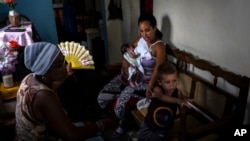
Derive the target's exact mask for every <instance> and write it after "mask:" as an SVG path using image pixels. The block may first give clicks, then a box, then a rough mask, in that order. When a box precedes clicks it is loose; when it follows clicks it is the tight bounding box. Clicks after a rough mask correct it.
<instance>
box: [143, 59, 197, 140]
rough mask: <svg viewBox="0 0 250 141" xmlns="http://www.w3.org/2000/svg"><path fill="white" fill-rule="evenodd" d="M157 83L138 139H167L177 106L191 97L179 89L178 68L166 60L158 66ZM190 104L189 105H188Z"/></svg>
mask: <svg viewBox="0 0 250 141" xmlns="http://www.w3.org/2000/svg"><path fill="white" fill-rule="evenodd" d="M157 81H158V82H157V84H155V86H154V88H153V90H152V97H151V102H150V105H149V107H148V112H147V114H146V117H145V119H144V123H143V124H142V126H141V128H140V130H139V134H138V141H165V140H166V138H167V135H168V132H169V130H170V129H171V127H172V126H173V121H174V118H175V115H176V111H177V107H178V105H179V106H181V107H182V106H183V105H184V104H186V103H187V102H189V101H192V100H191V99H186V100H185V99H184V98H183V94H182V92H181V91H180V90H178V89H177V70H176V68H175V66H174V65H172V64H170V63H168V62H165V63H163V64H162V65H160V66H159V67H158V74H157ZM187 106H188V105H187Z"/></svg>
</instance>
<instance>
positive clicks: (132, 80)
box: [121, 44, 141, 88]
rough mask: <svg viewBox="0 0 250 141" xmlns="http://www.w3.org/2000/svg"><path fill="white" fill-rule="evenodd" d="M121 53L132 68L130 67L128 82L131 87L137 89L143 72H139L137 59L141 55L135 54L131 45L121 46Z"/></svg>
mask: <svg viewBox="0 0 250 141" xmlns="http://www.w3.org/2000/svg"><path fill="white" fill-rule="evenodd" d="M121 53H122V54H123V57H124V58H125V60H126V61H127V62H128V63H129V64H130V66H129V67H128V78H127V79H128V81H129V84H130V86H131V87H132V88H133V87H136V86H138V85H139V84H138V83H139V81H140V76H141V72H140V71H139V70H138V62H137V59H136V58H138V57H139V56H140V54H136V53H135V52H134V48H133V46H132V45H130V44H123V45H122V46H121Z"/></svg>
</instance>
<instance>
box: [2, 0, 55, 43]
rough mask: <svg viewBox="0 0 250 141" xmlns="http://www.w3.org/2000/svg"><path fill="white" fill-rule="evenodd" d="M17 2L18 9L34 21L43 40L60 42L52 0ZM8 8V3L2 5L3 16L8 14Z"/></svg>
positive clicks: (17, 0) (24, 0) (22, 0)
mask: <svg viewBox="0 0 250 141" xmlns="http://www.w3.org/2000/svg"><path fill="white" fill-rule="evenodd" d="M16 2H17V5H16V8H15V9H16V11H17V12H19V13H21V14H23V15H26V16H27V17H28V18H29V19H30V20H31V21H32V22H33V24H34V26H35V28H36V29H37V31H38V33H39V34H40V36H41V39H42V40H43V41H47V42H52V43H58V37H57V31H56V24H55V19H54V12H53V8H52V0H16ZM8 10H9V9H8V7H6V5H2V4H1V5H0V16H1V18H2V17H3V16H4V15H6V16H7V14H8ZM1 18H0V20H1Z"/></svg>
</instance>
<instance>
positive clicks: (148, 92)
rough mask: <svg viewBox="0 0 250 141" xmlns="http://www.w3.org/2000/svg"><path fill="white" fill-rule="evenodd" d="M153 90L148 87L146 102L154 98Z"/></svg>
mask: <svg viewBox="0 0 250 141" xmlns="http://www.w3.org/2000/svg"><path fill="white" fill-rule="evenodd" d="M152 93H153V89H152V88H151V87H150V86H148V87H147V90H146V100H147V101H149V99H150V98H151V97H152Z"/></svg>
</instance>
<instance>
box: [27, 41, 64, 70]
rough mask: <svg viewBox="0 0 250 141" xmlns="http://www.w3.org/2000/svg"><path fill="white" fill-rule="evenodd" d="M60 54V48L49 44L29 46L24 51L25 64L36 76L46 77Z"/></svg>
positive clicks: (41, 43)
mask: <svg viewBox="0 0 250 141" xmlns="http://www.w3.org/2000/svg"><path fill="white" fill-rule="evenodd" d="M59 53H60V49H59V47H57V46H56V45H54V44H51V43H48V42H37V43H33V44H32V45H28V46H26V47H25V50H24V64H25V66H26V67H27V69H29V70H31V71H32V72H33V73H34V74H35V75H44V74H45V73H46V72H47V71H48V69H49V68H50V67H51V65H52V63H53V62H54V60H55V59H56V57H57V55H58V54H59Z"/></svg>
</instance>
